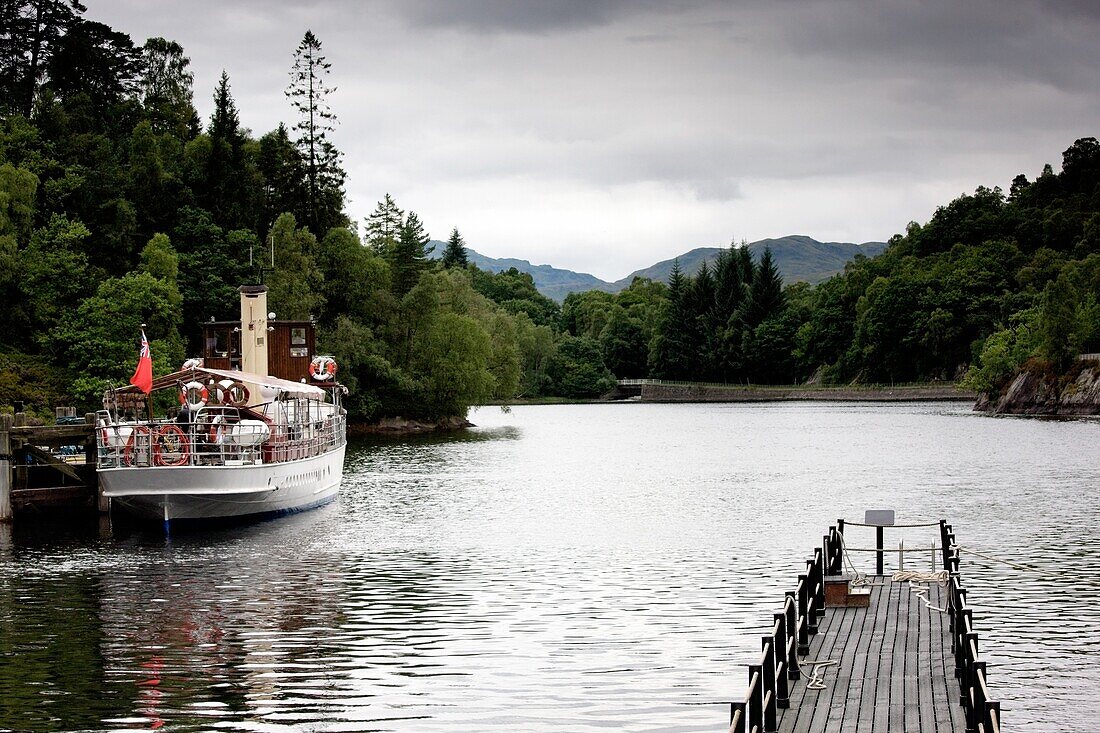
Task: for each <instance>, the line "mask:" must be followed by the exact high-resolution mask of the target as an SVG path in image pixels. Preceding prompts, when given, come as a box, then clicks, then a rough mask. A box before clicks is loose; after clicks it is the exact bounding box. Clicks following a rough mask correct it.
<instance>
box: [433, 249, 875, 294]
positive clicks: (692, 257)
mask: <svg viewBox="0 0 1100 733" xmlns="http://www.w3.org/2000/svg"><path fill="white" fill-rule="evenodd" d="M431 244H433V245H435V249H434V250H433V251H432V257H440V256H442V253H443V249H444V248H445V247H446V246H447V244H446V242H441V241H439V240H434V239H433V240H432V241H431ZM766 247H767V248H771V251H772V259H773V260H774V261H775V264H776V267H777V268H778V269H779V273H780V274H781V275H782V276H783V281H784V282H786V283H794V282H808V283H810V284H816V283H819V282H821V281H823V280H828V279H829V278H830V277H832V276H833V275H836V274H837V273H839V272H842V271H843V270H844V266H845V265H846V264H848V262H850V261H851V260H853V259H854V258H855V257H856V255H860V254H861V255H863V256H865V257H874V256H875V255H877V254H880V253H881V252H882V251H883V250H885V249H886V243H885V242H864V243H862V244H852V243H849V242H819V241H817V240H816V239H814V238H812V237H807V236H804V235H801V234H795V235H791V236H788V237H778V238H776V239H761V240H759V241H757V242H752V243H750V244H749V245H748V248H749V251H750V252H752V254H753V259H755V260H757V261H759V259H760V256H761V255H762V254H763V253H764V249H765V248H766ZM722 249H724V248H721V247H697V248H695V249H693V250H689V251H687V252H684V253H683V254H681V255H680V256H678V257H674V258H672V259H669V260H662V261H660V262H657V263H655V264H653V265H650V266H649V267H644V268H642V269H640V270H635V271H634V272H632V273H630V274H629V275H627V276H626V277H624V278H622V279H621V280H616V281H615V282H608V281H606V280H601V279H600V278H598V277H596V276H595V275H590V274H588V273H587V272H574V271H572V270H564V269H561V268H558V267H553V266H552V265H533V264H531V263H530V262H528V261H527V260H518V259H513V258H510V257H505V258H500V259H498V258H495V257H487V256H485V255H483V254H481V253H479V252H476V251H475V250H472V249H470V248H467V249H466V254H467V256H468V257H469V259H470V262H472V263H473V264H475V265H477V266H478V267H480V268H481V269H482V270H488V271H489V272H501V271H503V270H507V269H509V268H512V267H514V268H516V269H517V270H519V271H520V272H528V273H530V274H531V277H532V278H533V279H534V281H535V287H536V288H538V291H539V292H540V293H542V294H543V295H545V296H547V297H550V298H553V299H554V300H557V301H559V302H561V301H562V300H565V296H567V295H568V294H569V293H575V292H582V291H585V290H603V291H604V292H608V293H617V292H619V291H620V290H622V289H623V288H625V287H626V286H628V285H630V283H631V282H632V281H633V280H634V278H635V277H648V278H650V279H652V280H663V281H665V282H668V277H669V275H670V274H671V272H672V264H673V262H676V261H679V263H680V269H681V270H683V272H684V273H685V274H688V275H694V274H695V273H696V272H698V270H699V268H700V267H701V266H702V264H703V261H704V260H705V261H707V262H713V261H714V258H715V257H716V256H717V254H718V253H719V252H720V251H721V250H722Z"/></svg>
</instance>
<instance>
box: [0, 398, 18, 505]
mask: <svg viewBox="0 0 1100 733" xmlns="http://www.w3.org/2000/svg"><path fill="white" fill-rule="evenodd" d="M14 421H15V419H14V418H13V417H12V416H11V415H8V414H3V415H0V522H10V521H11V519H12V508H11V426H12V423H13V422H14Z"/></svg>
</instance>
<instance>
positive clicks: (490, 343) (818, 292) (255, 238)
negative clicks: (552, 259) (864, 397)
mask: <svg viewBox="0 0 1100 733" xmlns="http://www.w3.org/2000/svg"><path fill="white" fill-rule="evenodd" d="M85 13H86V9H85V8H84V7H83V6H82V5H81V4H80V3H79V2H75V1H74V0H68V1H65V0H35V1H33V2H32V1H30V0H7V1H5V2H3V3H0V54H2V55H3V63H2V65H0V114H2V119H0V311H2V312H0V317H2V318H3V319H4V320H5V322H7V323H8V324H9V328H7V329H5V331H4V332H3V336H2V337H0V405H4V406H5V407H6V406H10V405H11V404H12V402H13V401H23V402H26V403H28V406H29V407H30V409H32V410H36V411H38V412H40V413H47V412H49V411H50V410H51V408H52V407H53V406H54V405H59V404H75V405H80V406H84V407H95V406H96V404H97V403H98V402H99V399H100V396H101V394H102V392H103V390H104V389H105V388H106V387H107V386H108V385H111V384H116V385H117V384H120V383H124V382H125V381H126V379H127V377H128V376H129V374H130V372H131V371H132V369H133V365H134V362H135V359H136V350H137V337H138V334H139V329H140V327H141V324H143V323H144V324H146V331H147V333H148V336H149V338H150V340H151V346H152V352H153V355H154V362H155V369H156V372H157V373H165V372H169V371H172V370H174V369H176V368H178V367H179V365H180V363H182V361H183V360H184V358H185V357H187V356H190V355H193V354H196V353H198V347H199V333H200V324H201V323H202V322H204V321H207V320H209V319H211V318H217V319H223V318H233V317H235V314H236V312H237V307H238V306H237V290H236V288H237V287H238V286H239V285H241V284H245V283H248V282H255V281H258V280H259V279H261V278H263V280H264V282H265V284H266V285H267V286H268V287H269V303H270V307H271V309H272V310H274V311H275V312H276V314H277V316H278V317H279V318H310V317H312V318H313V319H314V320H315V321H316V323H317V327H318V333H319V341H320V347H321V349H322V350H323V351H324V352H326V353H330V354H332V355H334V356H335V357H336V359H337V360H338V362H339V364H340V379H341V381H343V382H345V383H346V384H347V385H348V387H349V389H350V391H351V395H350V398H349V409H350V411H351V413H352V415H353V417H354V418H356V419H358V420H364V421H369V420H374V419H377V418H380V417H385V416H403V417H408V418H415V419H438V418H442V417H449V416H454V415H462V414H465V412H466V410H467V408H468V407H469V406H471V405H475V404H482V403H485V402H508V401H512V400H516V399H527V398H546V397H561V398H568V399H578V398H589V397H595V396H598V395H600V394H601V393H603V392H605V391H607V390H608V389H610V388H611V387H612V386H613V384H614V379H615V378H616V377H617V378H632V377H654V378H662V379H674V380H694V381H707V382H730V383H734V382H736V383H746V382H755V383H795V382H799V383H801V382H806V381H811V382H814V383H823V384H832V383H849V382H861V383H891V382H910V381H926V380H964V381H965V383H967V384H968V385H970V386H972V387H975V388H977V389H994V388H996V387H997V386H998V385H1000V384H1001V383H1003V381H1004V380H1005V379H1006V378H1007V376H1008V375H1010V374H1011V373H1012V372H1013V371H1014V370H1015V369H1017V368H1018V367H1019V366H1021V365H1022V364H1023V363H1025V362H1026V361H1028V360H1029V359H1037V360H1041V361H1043V362H1044V363H1047V364H1050V365H1052V366H1054V367H1059V366H1064V364H1065V363H1066V362H1067V361H1068V360H1069V359H1071V358H1072V357H1073V355H1075V354H1076V353H1078V351H1079V350H1084V349H1089V348H1092V349H1093V350H1098V349H1097V346H1096V344H1097V339H1098V338H1100V305H1098V293H1100V144H1098V143H1097V141H1096V139H1095V138H1091V137H1089V138H1082V139H1079V140H1077V141H1076V142H1074V143H1073V144H1072V145H1071V146H1070V147H1069V148H1068V149H1067V150H1066V151H1065V153H1064V155H1063V159H1062V164H1061V169H1060V171H1058V172H1054V170H1053V169H1052V168H1051V166H1049V165H1048V166H1047V167H1046V168H1044V169H1043V171H1041V172H1040V173H1039V174H1038V175H1037V176H1036V177H1035V178H1034V179H1033V180H1032V179H1029V178H1028V177H1027V176H1025V175H1020V176H1017V177H1016V178H1015V179H1014V180H1013V181H1012V183H1011V186H1010V188H1009V191H1008V193H1007V194H1006V193H1005V192H1004V191H1003V190H1002V189H1000V188H996V187H995V188H985V187H979V188H978V189H977V190H976V191H975V192H974V193H973V194H967V195H962V196H960V197H959V198H957V199H955V200H954V201H952V202H950V203H948V204H946V205H944V206H942V207H940V208H939V209H938V210H937V211H936V212H935V214H934V215H933V217H932V219H931V220H930V221H929V222H927V223H926V224H924V225H919V224H916V223H911V224H910V225H909V226H908V227H907V228H906V231H905V233H904V234H898V235H896V236H894V237H893V238H892V239H891V240H890V246H889V248H888V249H887V251H886V252H885V253H884V254H883V255H881V256H879V257H876V258H873V259H857V261H855V262H853V263H851V264H850V265H849V266H848V268H847V269H846V271H845V272H844V273H843V274H842V275H839V276H837V277H835V278H833V279H831V280H829V281H826V282H824V283H822V284H820V285H818V286H816V287H810V286H807V285H805V284H795V285H789V286H786V287H784V285H783V282H782V280H781V278H780V277H779V274H778V273H777V271H776V269H775V266H774V264H773V263H772V262H771V258H770V255H769V254H767V253H765V254H764V256H763V257H761V258H760V260H759V261H754V259H753V258H752V257H751V256H750V255H749V253H748V251H747V250H745V249H744V248H742V247H740V246H737V245H731V246H730V248H729V249H728V250H727V251H725V252H724V253H723V254H722V256H721V257H719V258H718V259H717V261H716V262H715V263H714V264H713V265H707V266H705V267H704V268H703V269H701V270H700V271H698V272H692V273H684V272H680V271H679V270H678V269H677V270H676V271H675V272H674V273H673V276H672V278H671V280H670V282H669V283H667V284H665V283H660V282H653V281H650V280H645V279H637V280H635V281H634V282H633V283H632V284H631V285H630V286H629V287H628V288H626V289H625V290H623V291H621V292H620V293H617V294H608V293H603V292H597V291H591V292H587V293H575V294H571V295H570V296H569V297H567V298H566V299H565V301H564V303H563V304H561V305H560V306H559V304H558V303H556V302H554V301H553V300H551V299H549V298H547V297H545V296H543V295H541V294H540V293H539V292H538V291H537V290H536V289H535V287H534V283H533V281H532V280H531V277H530V276H529V275H526V274H524V273H520V272H518V271H516V270H510V271H506V272H501V273H495V274H494V273H489V272H484V271H481V270H478V269H477V268H476V267H473V266H472V265H470V264H469V263H467V261H466V255H465V249H464V246H465V242H464V240H463V237H462V235H461V233H460V232H459V229H458V226H457V225H458V224H459V223H458V222H447V223H446V224H445V227H446V228H445V230H444V231H446V230H449V232H450V234H449V237H448V238H447V239H448V243H447V246H446V249H445V251H444V252H443V253H442V257H441V258H440V259H433V258H431V257H429V254H430V253H429V252H428V251H427V250H428V248H429V247H430V245H429V239H430V237H429V234H428V231H427V227H428V223H427V222H424V221H422V220H421V218H420V217H419V216H418V215H417V213H416V212H415V210H413V209H412V208H402V206H401V205H399V202H397V201H396V200H395V199H394V198H393V197H392V196H390V195H389V194H385V195H384V196H382V200H381V201H379V202H378V205H377V207H376V208H375V210H374V212H373V213H372V214H371V215H370V216H369V217H367V219H366V220H365V221H362V222H353V221H351V220H349V218H348V216H347V213H346V211H345V196H344V184H345V179H346V175H345V173H344V170H343V168H342V161H343V155H342V153H341V152H340V151H339V150H337V149H336V148H335V146H334V145H333V144H332V143H331V141H330V138H331V133H332V131H333V130H334V127H335V125H336V124H338V120H337V116H336V114H335V111H334V109H336V108H337V107H338V102H339V97H338V94H337V93H336V92H335V90H334V84H333V83H332V82H331V80H330V76H333V75H338V74H339V70H338V69H332V68H331V65H330V64H329V63H328V62H327V61H326V59H325V56H324V53H323V49H322V43H321V40H320V39H318V38H317V37H315V36H314V35H313V34H312V33H311V32H309V31H305V32H304V35H303V37H302V41H301V43H300V45H299V46H298V47H297V48H296V49H287V56H286V58H287V72H288V79H289V83H288V86H287V89H286V107H285V109H284V110H283V111H284V112H285V117H286V121H285V122H282V123H280V124H277V125H275V127H274V129H272V130H270V131H268V132H265V133H264V134H262V135H259V136H257V135H254V134H253V133H252V131H250V130H248V129H245V128H243V127H242V126H241V124H240V119H239V111H238V109H237V106H236V102H235V100H234V97H233V90H232V83H231V77H230V75H229V74H228V73H226V72H223V73H222V76H221V78H220V80H219V82H218V83H217V85H216V86H215V88H214V89H213V90H210V91H209V92H207V93H209V94H211V95H212V102H213V105H212V106H213V113H212V114H211V116H210V118H209V119H207V120H202V119H200V118H199V115H198V113H197V111H196V107H195V104H194V94H195V93H196V91H195V89H194V88H193V87H194V77H193V75H192V73H191V72H190V70H189V68H190V60H189V58H188V57H187V55H186V52H185V50H184V49H183V48H182V47H181V46H180V45H179V44H178V43H176V42H174V41H171V40H167V39H165V38H150V39H148V40H146V41H144V42H143V43H141V44H140V45H138V44H136V43H135V42H134V40H133V39H132V38H131V37H130V36H128V35H127V34H126V33H124V32H122V31H119V30H116V29H113V28H110V27H108V26H106V25H104V24H102V23H99V22H96V21H94V20H91V19H88V18H86V17H85ZM403 203H404V202H402V204H403ZM437 225H438V223H432V226H433V227H434V226H437ZM519 236H521V235H520V233H517V237H519ZM670 244H673V243H670ZM675 244H676V245H677V246H679V245H682V244H685V243H675ZM271 250H273V251H274V262H275V267H274V269H273V270H266V271H262V270H261V266H260V265H261V263H262V262H266V261H267V259H266V256H261V253H263V254H264V255H266V254H267V253H268V252H269V251H271Z"/></svg>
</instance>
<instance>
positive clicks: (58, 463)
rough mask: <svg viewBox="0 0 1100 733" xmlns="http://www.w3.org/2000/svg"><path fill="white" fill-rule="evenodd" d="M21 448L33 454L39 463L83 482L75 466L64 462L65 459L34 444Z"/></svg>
mask: <svg viewBox="0 0 1100 733" xmlns="http://www.w3.org/2000/svg"><path fill="white" fill-rule="evenodd" d="M23 450H25V451H26V452H27V453H29V454H31V455H32V456H34V458H35V460H37V461H38V462H39V463H40V464H41V465H43V466H49V467H50V468H53V469H55V470H57V471H60V472H61V473H63V474H65V475H66V476H68V477H69V478H71V479H72V480H74V481H78V482H80V483H84V477H83V476H81V475H80V474H79V473H77V472H76V469H75V468H73V467H72V466H70V465H69V464H68V463H65V461H63V460H61V459H60V458H58V457H57V456H55V455H53V454H51V453H47V452H46V451H44V450H42V449H41V448H39V447H38V446H34V445H28V446H25V447H24V448H23Z"/></svg>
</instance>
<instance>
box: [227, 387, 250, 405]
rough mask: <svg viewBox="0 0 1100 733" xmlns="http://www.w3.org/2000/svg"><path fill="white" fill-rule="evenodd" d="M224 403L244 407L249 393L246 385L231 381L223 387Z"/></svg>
mask: <svg viewBox="0 0 1100 733" xmlns="http://www.w3.org/2000/svg"><path fill="white" fill-rule="evenodd" d="M223 396H224V402H225V404H227V405H229V406H231V407H244V406H245V405H247V404H248V398H249V397H250V394H249V392H248V387H246V386H244V384H242V383H241V382H233V384H231V385H229V386H228V387H226V388H225V392H224V393H223Z"/></svg>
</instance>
